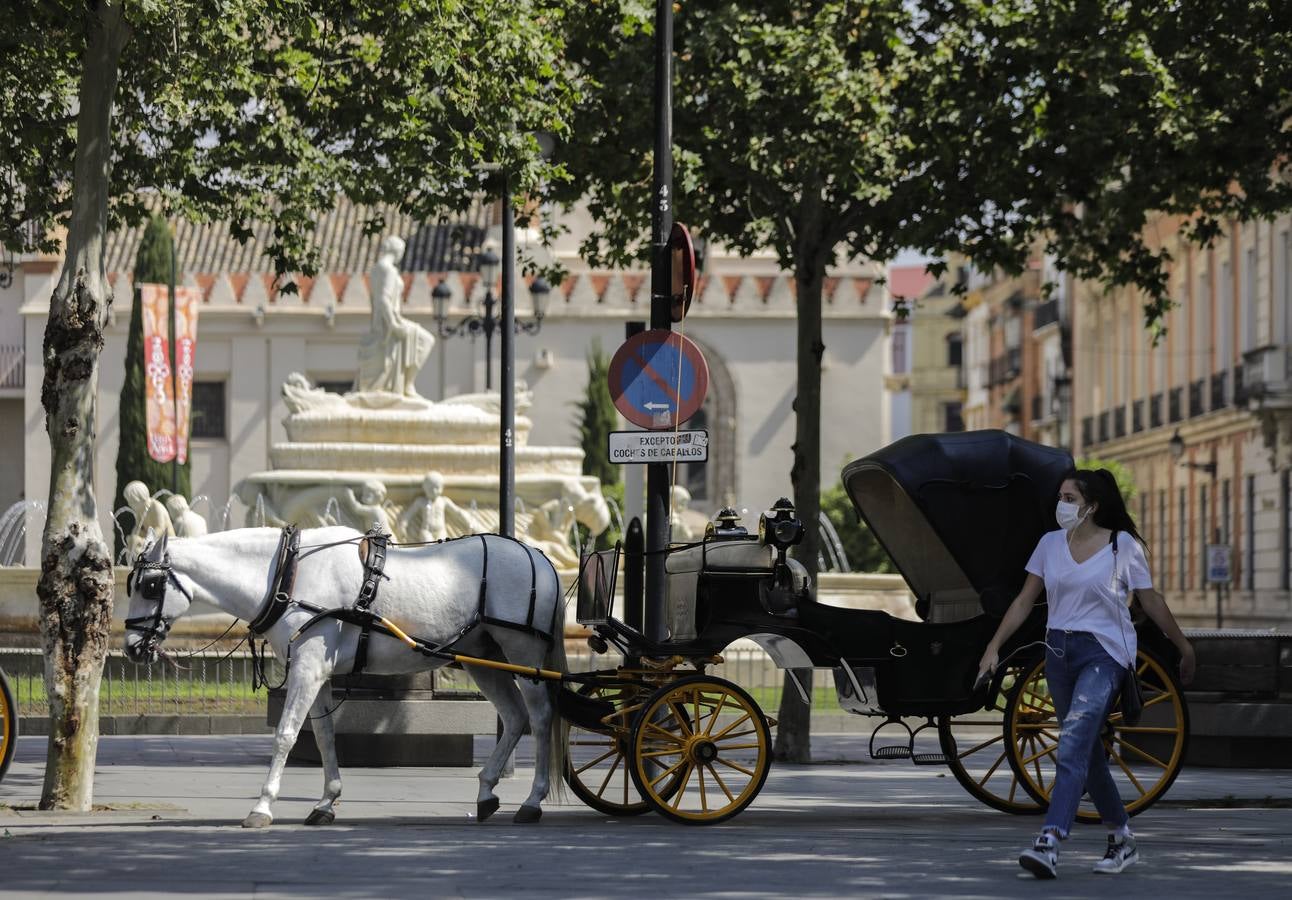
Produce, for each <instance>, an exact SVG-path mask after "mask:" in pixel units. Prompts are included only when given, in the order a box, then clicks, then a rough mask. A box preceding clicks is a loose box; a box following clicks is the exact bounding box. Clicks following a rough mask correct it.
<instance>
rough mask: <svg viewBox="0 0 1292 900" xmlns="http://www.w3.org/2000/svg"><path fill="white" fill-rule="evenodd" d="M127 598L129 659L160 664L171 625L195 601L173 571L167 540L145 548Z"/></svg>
mask: <svg viewBox="0 0 1292 900" xmlns="http://www.w3.org/2000/svg"><path fill="white" fill-rule="evenodd" d="M126 596H128V597H129V598H130V606H129V614H128V615H127V616H126V656H128V657H129V658H130V659H131V660H132V661H133V662H137V663H153V662H156V661H157V657H159V656H160V655H161V644H162V641H164V640H166V634H167V632H169V631H170V627H171V625H173V624H174V622H175V620H176V619H178V618H179V617H180V616H182V615H183V614H184V613H185V612H187V611H188V607H189V604H191V603H192V602H193V593H192V591H191V590H190V589H189V588H187V587H185V586H184V585H183V583H182V582H181V581H180V579H179V577H178V576H177V575H176V574H175V572H174V571H173V570H172V569H171V564H170V554H169V553H168V552H167V551H166V538H165V537H163V538H162V539H161V540H159V541H153V542H152V543H151V544H149V545H148V546H147V547H145V548H144V551H143V552H142V553H140V554H139V556H138V558H137V559H136V560H135V564H134V567H133V568H131V570H130V574H129V575H128V576H126Z"/></svg>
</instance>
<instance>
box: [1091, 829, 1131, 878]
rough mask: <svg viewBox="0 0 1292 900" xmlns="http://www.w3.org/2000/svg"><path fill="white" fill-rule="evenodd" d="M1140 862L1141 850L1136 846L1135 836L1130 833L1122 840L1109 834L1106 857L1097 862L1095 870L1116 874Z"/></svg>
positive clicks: (1104, 873) (1101, 872) (1106, 873)
mask: <svg viewBox="0 0 1292 900" xmlns="http://www.w3.org/2000/svg"><path fill="white" fill-rule="evenodd" d="M1137 862H1139V850H1137V849H1136V848H1135V836H1134V835H1133V834H1128V835H1126V837H1124V838H1122V839H1121V840H1120V841H1119V840H1117V838H1116V837H1114V836H1113V835H1111V834H1110V835H1108V849H1107V850H1106V851H1104V858H1103V859H1101V860H1099V862H1097V863H1095V868H1094V871H1095V872H1098V873H1099V874H1101V875H1116V874H1117V873H1118V872H1122V871H1125V870H1126V869H1127V868H1129V867H1130V866H1133V865H1135V863H1137Z"/></svg>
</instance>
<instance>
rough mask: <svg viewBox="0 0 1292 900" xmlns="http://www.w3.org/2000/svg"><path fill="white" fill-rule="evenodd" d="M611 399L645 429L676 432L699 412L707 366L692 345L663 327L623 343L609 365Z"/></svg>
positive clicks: (626, 416) (706, 384) (619, 408)
mask: <svg viewBox="0 0 1292 900" xmlns="http://www.w3.org/2000/svg"><path fill="white" fill-rule="evenodd" d="M608 380H609V382H610V397H611V399H612V400H614V403H615V408H616V409H617V410H619V412H621V413H623V416H624V418H625V419H627V420H628V421H629V422H632V423H633V424H634V425H637V426H639V427H641V428H650V429H656V430H658V429H664V428H676V427H677V426H678V425H680V424H681V423H682V422H685V421H686V420H687V419H689V418H691V416H693V415H695V414H696V413H697V412H699V411H700V407H701V406H702V405H703V404H704V396H705V394H707V393H708V391H709V365H708V363H706V362H705V361H704V354H702V353H701V352H700V348H699V347H697V346H696V345H695V344H694V343H693V342H692V341H689V340H687V339H686V338H685V337H683V336H682V335H680V334H677V333H676V332H673V331H668V330H666V329H663V328H656V329H652V330H650V331H643V332H642V333H641V334H636V335H633V336H632V337H630V338H629V339H628V340H626V341H624V343H623V345H622V346H621V347H620V348H619V349H618V350H616V351H615V355H614V358H613V359H611V360H610V373H609V378H608Z"/></svg>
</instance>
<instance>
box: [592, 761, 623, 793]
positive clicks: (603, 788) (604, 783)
mask: <svg viewBox="0 0 1292 900" xmlns="http://www.w3.org/2000/svg"><path fill="white" fill-rule="evenodd" d="M622 760H623V757H622V756H619V757H617V758H616V759H615V764H614V765H613V766H611V767H610V771H609V772H607V773H606V777H605V779H604V780H603V781H602V782H601V787H600V788H599V789H598V790H597V796H598V797H601V796H604V795H605V793H606V787H607V786H608V785H609V784H610V779H611V778H613V777H614V774H615V769H618V768H619V763H620V762H621V761H622ZM625 768H626V767H625Z"/></svg>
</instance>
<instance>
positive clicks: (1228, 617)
mask: <svg viewBox="0 0 1292 900" xmlns="http://www.w3.org/2000/svg"><path fill="white" fill-rule="evenodd" d="M1180 224H1181V223H1180V222H1179V221H1178V220H1173V219H1167V218H1163V219H1160V220H1158V221H1156V222H1154V223H1152V227H1151V228H1150V234H1152V235H1154V237H1155V239H1156V240H1158V241H1160V242H1161V245H1162V246H1164V247H1165V248H1166V249H1167V250H1169V251H1170V253H1171V256H1172V259H1173V262H1172V263H1171V268H1170V273H1169V276H1170V281H1169V284H1170V295H1171V299H1172V301H1173V303H1174V304H1175V305H1174V306H1173V308H1172V309H1171V311H1170V312H1169V313H1168V315H1167V316H1166V319H1165V321H1164V322H1163V325H1164V327H1165V334H1164V335H1162V336H1161V338H1160V339H1159V340H1157V341H1156V343H1155V342H1154V336H1153V334H1151V333H1150V332H1149V331H1148V330H1147V329H1146V328H1145V326H1144V322H1143V300H1142V298H1141V297H1140V296H1139V295H1138V294H1136V293H1135V292H1133V291H1130V290H1118V291H1111V292H1109V291H1105V290H1103V289H1102V288H1100V287H1099V286H1096V285H1089V284H1078V285H1077V286H1076V288H1075V291H1076V296H1075V298H1074V299H1075V302H1074V304H1073V354H1074V361H1075V371H1074V378H1075V380H1074V407H1075V409H1074V422H1075V423H1076V424H1077V425H1078V428H1077V434H1076V442H1077V449H1078V452H1080V453H1081V454H1083V455H1089V456H1097V457H1100V458H1106V459H1115V460H1118V461H1119V462H1121V463H1123V464H1125V465H1126V466H1127V467H1128V468H1129V469H1130V471H1131V473H1132V474H1133V476H1134V480H1135V484H1136V487H1137V496H1136V497H1135V498H1134V500H1133V501H1132V510H1131V511H1132V513H1133V514H1134V515H1135V516H1136V519H1137V522H1138V524H1139V526H1140V529H1141V530H1142V532H1143V533H1144V536H1145V538H1146V539H1147V540H1148V544H1149V549H1150V563H1151V565H1152V568H1153V571H1154V577H1155V581H1156V583H1157V584H1158V585H1159V586H1160V587H1161V589H1162V590H1163V592H1164V593H1165V594H1166V595H1167V597H1168V599H1170V601H1171V603H1172V607H1173V608H1174V609H1175V610H1176V611H1177V613H1179V614H1182V618H1183V619H1184V620H1185V621H1186V622H1189V623H1191V624H1215V623H1216V622H1223V623H1224V624H1225V625H1226V626H1251V627H1265V626H1270V625H1279V624H1286V623H1287V622H1288V621H1289V620H1290V619H1292V360H1290V356H1289V352H1290V350H1292V219H1289V217H1288V216H1283V217H1280V218H1278V219H1276V220H1274V221H1272V222H1259V223H1249V224H1246V225H1237V224H1231V225H1230V227H1228V228H1227V229H1226V230H1225V233H1224V234H1223V235H1222V236H1221V237H1220V238H1219V239H1218V240H1217V241H1216V242H1215V244H1214V245H1213V246H1211V247H1208V248H1197V247H1193V246H1190V245H1187V244H1185V243H1184V242H1183V241H1182V240H1181V239H1180V235H1179V227H1180ZM1208 545H1212V546H1217V547H1223V548H1228V552H1229V555H1230V566H1229V570H1230V571H1229V573H1228V574H1229V579H1228V580H1227V582H1225V583H1224V584H1222V585H1220V586H1219V587H1218V586H1217V585H1216V584H1213V583H1211V579H1209V577H1208V576H1209V574H1212V575H1221V574H1224V573H1222V572H1219V571H1216V570H1215V567H1214V566H1213V567H1212V571H1210V572H1209V567H1208V553H1207V548H1208ZM1214 561H1215V560H1213V562H1214Z"/></svg>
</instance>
